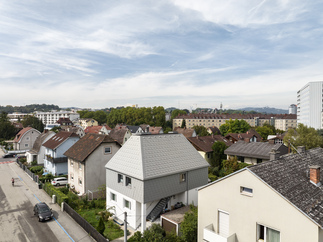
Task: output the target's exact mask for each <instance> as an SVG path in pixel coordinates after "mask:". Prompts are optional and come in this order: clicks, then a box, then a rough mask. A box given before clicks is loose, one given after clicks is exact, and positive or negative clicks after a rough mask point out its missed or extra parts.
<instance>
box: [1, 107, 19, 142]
mask: <svg viewBox="0 0 323 242" xmlns="http://www.w3.org/2000/svg"><path fill="white" fill-rule="evenodd" d="M15 134H16V129H15V127H14V126H13V125H12V124H11V122H10V121H9V118H8V114H7V113H6V112H1V114H0V140H9V139H12V138H13V137H14V136H15Z"/></svg>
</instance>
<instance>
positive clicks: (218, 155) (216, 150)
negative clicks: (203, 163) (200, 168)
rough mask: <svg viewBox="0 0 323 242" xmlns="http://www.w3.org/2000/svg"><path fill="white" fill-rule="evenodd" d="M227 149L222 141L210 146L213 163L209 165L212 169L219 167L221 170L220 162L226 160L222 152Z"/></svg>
mask: <svg viewBox="0 0 323 242" xmlns="http://www.w3.org/2000/svg"><path fill="white" fill-rule="evenodd" d="M227 148H228V146H227V145H226V143H224V142H222V141H218V142H214V144H213V145H212V150H213V161H212V164H210V165H211V166H212V167H219V169H221V164H222V161H223V160H224V159H226V158H227V156H226V155H225V154H224V151H225V150H226V149H227Z"/></svg>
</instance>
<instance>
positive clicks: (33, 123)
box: [22, 115, 44, 133]
mask: <svg viewBox="0 0 323 242" xmlns="http://www.w3.org/2000/svg"><path fill="white" fill-rule="evenodd" d="M22 125H23V126H24V127H29V126H30V127H32V128H34V129H37V130H38V131H39V132H41V133H42V132H43V131H44V124H43V122H42V121H41V120H40V119H38V118H37V117H35V116H30V115H27V116H25V117H24V118H23V120H22Z"/></svg>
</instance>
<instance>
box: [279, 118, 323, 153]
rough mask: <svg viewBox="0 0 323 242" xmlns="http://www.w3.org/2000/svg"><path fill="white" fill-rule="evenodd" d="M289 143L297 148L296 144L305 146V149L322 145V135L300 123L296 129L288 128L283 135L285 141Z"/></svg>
mask: <svg viewBox="0 0 323 242" xmlns="http://www.w3.org/2000/svg"><path fill="white" fill-rule="evenodd" d="M289 141H290V143H291V144H292V145H293V146H294V147H295V148H296V149H297V146H305V149H307V150H308V149H312V148H315V147H323V137H322V136H320V135H319V133H318V132H317V131H316V130H315V129H314V128H311V127H307V126H306V125H304V124H302V123H300V124H298V126H297V128H296V129H289V130H288V132H287V134H286V135H285V137H284V142H285V143H289Z"/></svg>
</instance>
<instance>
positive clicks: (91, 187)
mask: <svg viewBox="0 0 323 242" xmlns="http://www.w3.org/2000/svg"><path fill="white" fill-rule="evenodd" d="M120 147H121V145H120V144H119V143H118V142H117V141H115V140H113V139H111V138H110V137H109V136H107V135H103V134H93V133H89V134H86V135H85V136H84V137H83V138H82V139H80V140H79V141H78V142H76V143H75V144H74V145H73V146H72V147H71V148H69V149H68V150H67V151H66V152H65V153H64V155H66V156H67V157H68V183H69V184H70V186H71V187H72V188H73V189H75V190H76V191H77V192H79V194H80V195H83V194H85V193H87V192H88V191H90V192H92V194H93V195H94V196H96V195H98V194H97V193H98V191H99V187H101V186H103V187H105V183H106V173H105V165H106V164H107V163H108V162H109V160H110V159H111V158H112V157H113V156H114V154H115V153H116V152H117V151H118V150H119V148H120ZM104 195H105V194H104Z"/></svg>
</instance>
